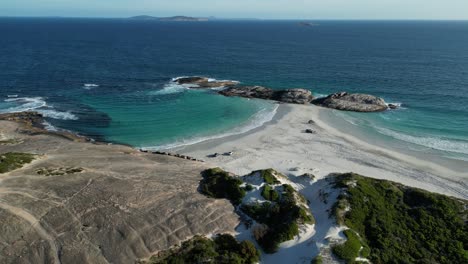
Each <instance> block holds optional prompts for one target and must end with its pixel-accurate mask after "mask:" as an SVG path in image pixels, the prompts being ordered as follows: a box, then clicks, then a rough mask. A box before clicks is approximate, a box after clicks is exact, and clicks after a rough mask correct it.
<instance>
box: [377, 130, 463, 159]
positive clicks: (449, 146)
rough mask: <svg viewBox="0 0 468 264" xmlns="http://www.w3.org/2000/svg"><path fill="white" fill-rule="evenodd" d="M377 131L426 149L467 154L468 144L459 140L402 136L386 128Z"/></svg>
mask: <svg viewBox="0 0 468 264" xmlns="http://www.w3.org/2000/svg"><path fill="white" fill-rule="evenodd" d="M376 129H377V131H378V132H379V133H381V134H384V135H386V136H390V137H392V138H395V139H398V140H402V141H405V142H409V143H413V144H416V145H420V146H424V147H427V148H431V149H435V150H441V151H447V152H454V153H460V154H468V143H467V142H463V141H459V140H450V139H445V138H440V137H431V136H424V137H417V136H412V135H408V134H403V133H400V132H397V131H394V130H391V129H386V128H376Z"/></svg>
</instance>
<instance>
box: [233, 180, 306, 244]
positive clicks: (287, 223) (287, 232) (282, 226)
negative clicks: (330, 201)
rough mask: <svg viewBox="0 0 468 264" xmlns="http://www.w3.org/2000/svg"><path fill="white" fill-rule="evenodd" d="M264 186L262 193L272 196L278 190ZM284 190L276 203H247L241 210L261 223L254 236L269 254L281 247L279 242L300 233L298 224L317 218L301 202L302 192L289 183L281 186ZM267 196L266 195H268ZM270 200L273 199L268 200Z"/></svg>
mask: <svg viewBox="0 0 468 264" xmlns="http://www.w3.org/2000/svg"><path fill="white" fill-rule="evenodd" d="M267 186H269V185H265V187H264V188H263V191H262V195H264V197H265V195H266V196H267V197H269V198H271V193H272V192H276V190H274V189H272V188H271V187H267ZM281 187H282V192H281V194H280V195H278V196H279V197H278V198H277V199H275V201H274V202H263V203H254V204H248V205H246V204H244V205H242V206H241V210H242V211H243V212H244V213H245V214H247V215H248V216H250V217H251V218H252V219H254V220H255V221H257V222H258V223H260V224H263V228H261V230H256V231H254V236H255V239H256V240H257V242H258V243H259V244H260V246H261V247H262V248H263V250H265V252H267V253H274V252H276V251H277V250H278V246H279V244H280V243H282V242H284V241H288V240H291V239H293V238H294V237H295V236H296V235H298V234H299V227H298V224H313V223H314V218H313V217H312V215H311V214H310V212H309V211H308V210H307V209H306V208H304V207H303V206H302V205H299V202H298V200H297V197H300V195H299V193H297V192H296V190H294V188H293V187H292V186H290V185H287V184H284V185H282V186H281ZM265 198H266V197H265ZM268 200H271V201H272V199H268Z"/></svg>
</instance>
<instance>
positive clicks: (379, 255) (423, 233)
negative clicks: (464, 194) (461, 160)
mask: <svg viewBox="0 0 468 264" xmlns="http://www.w3.org/2000/svg"><path fill="white" fill-rule="evenodd" d="M336 186H338V187H340V188H344V191H345V192H346V195H341V196H340V198H339V200H338V201H337V204H336V205H335V206H334V210H335V212H334V213H335V215H336V216H337V217H338V218H339V219H338V220H339V221H340V222H342V223H344V224H345V225H346V226H348V227H349V228H351V229H352V230H353V231H355V232H356V233H358V234H359V236H360V237H359V238H360V239H361V242H362V244H363V245H368V247H367V246H364V248H363V249H362V250H361V252H360V255H361V256H363V257H365V256H367V258H369V260H370V261H371V262H372V263H377V264H379V263H447V264H448V263H468V225H467V222H466V221H467V219H468V211H467V208H468V202H467V201H462V200H459V199H456V198H451V197H448V196H444V195H440V194H435V193H430V192H427V191H423V190H420V189H416V188H410V187H406V186H403V185H401V184H398V183H394V182H390V181H384V180H376V179H371V178H366V177H363V176H360V175H357V174H352V173H347V174H342V175H340V176H337V178H336ZM345 205H349V207H350V211H348V212H343V207H344V206H345ZM347 235H348V234H347ZM352 236H353V235H351V237H352ZM348 239H349V237H348ZM358 242H359V241H358ZM350 243H351V244H350V245H349V246H348V247H347V248H346V250H345V249H338V252H335V250H334V252H335V253H337V255H342V256H343V255H345V256H348V258H347V259H350V257H354V256H355V249H356V248H357V246H356V245H357V242H356V239H353V238H351V242H350ZM345 245H346V243H345ZM351 249H353V250H351ZM349 262H350V261H349Z"/></svg>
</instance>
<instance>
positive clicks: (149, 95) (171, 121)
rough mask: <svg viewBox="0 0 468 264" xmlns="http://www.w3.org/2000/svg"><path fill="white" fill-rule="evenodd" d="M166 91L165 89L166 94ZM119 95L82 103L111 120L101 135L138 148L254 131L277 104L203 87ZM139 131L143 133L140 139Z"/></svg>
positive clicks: (166, 145)
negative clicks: (217, 92) (117, 99)
mask: <svg viewBox="0 0 468 264" xmlns="http://www.w3.org/2000/svg"><path fill="white" fill-rule="evenodd" d="M161 91H163V93H160V92H161ZM120 96H124V97H125V100H119V101H121V103H120V104H119V106H118V107H116V105H115V98H111V97H106V96H85V97H83V98H82V102H83V103H85V104H86V105H89V106H91V107H93V108H94V109H95V110H97V111H100V112H104V113H106V114H107V115H108V116H109V117H110V119H111V121H110V123H109V124H108V126H106V127H104V128H101V129H100V130H99V131H97V132H99V133H102V134H106V135H108V137H106V140H108V141H113V142H124V143H126V144H130V145H132V146H136V147H145V148H156V149H158V148H168V147H175V146H179V145H185V144H190V143H196V142H200V141H201V140H204V139H208V138H215V137H221V136H225V135H231V134H237V133H241V132H245V131H248V130H250V129H252V128H255V127H257V126H259V125H261V124H262V123H263V122H265V121H268V120H270V119H271V118H272V117H273V115H274V110H275V109H276V105H274V104H272V103H270V102H267V101H257V100H244V99H241V98H230V97H224V96H219V95H217V94H215V93H214V92H210V91H201V90H183V89H181V90H178V91H173V92H170V93H166V91H164V90H156V91H150V92H148V91H144V92H137V93H130V94H124V95H120ZM135 135H138V137H136V136H135Z"/></svg>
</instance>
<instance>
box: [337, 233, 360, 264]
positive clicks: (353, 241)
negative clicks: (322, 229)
mask: <svg viewBox="0 0 468 264" xmlns="http://www.w3.org/2000/svg"><path fill="white" fill-rule="evenodd" d="M343 233H344V234H345V236H346V238H347V239H346V242H345V243H343V244H341V245H336V246H334V247H333V253H334V254H335V255H337V256H338V257H339V258H341V259H343V260H345V261H346V262H347V263H353V262H354V261H355V260H356V258H357V257H359V251H360V250H361V242H360V241H359V237H358V236H357V235H356V233H355V232H354V231H352V230H349V229H348V230H345V231H344V232H343Z"/></svg>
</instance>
